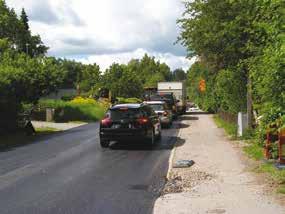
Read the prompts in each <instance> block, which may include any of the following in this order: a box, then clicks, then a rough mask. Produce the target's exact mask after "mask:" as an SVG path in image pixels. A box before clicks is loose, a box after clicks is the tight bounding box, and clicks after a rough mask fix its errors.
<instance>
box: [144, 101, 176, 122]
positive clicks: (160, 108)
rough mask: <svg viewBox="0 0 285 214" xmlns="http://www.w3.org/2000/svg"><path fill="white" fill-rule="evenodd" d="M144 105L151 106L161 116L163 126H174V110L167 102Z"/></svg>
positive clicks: (151, 102)
mask: <svg viewBox="0 0 285 214" xmlns="http://www.w3.org/2000/svg"><path fill="white" fill-rule="evenodd" d="M144 103H145V104H147V105H149V106H150V107H151V108H152V109H153V110H154V111H155V113H156V114H157V115H158V116H159V119H160V122H161V125H162V126H165V127H170V126H171V125H172V121H173V118H172V110H171V107H170V106H169V105H167V103H166V102H165V101H146V102H144Z"/></svg>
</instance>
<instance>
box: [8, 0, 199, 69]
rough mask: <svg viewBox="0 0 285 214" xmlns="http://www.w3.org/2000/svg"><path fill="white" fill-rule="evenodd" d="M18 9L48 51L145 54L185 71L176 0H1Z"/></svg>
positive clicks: (109, 58)
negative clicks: (177, 40) (177, 23)
mask: <svg viewBox="0 0 285 214" xmlns="http://www.w3.org/2000/svg"><path fill="white" fill-rule="evenodd" d="M6 1H7V4H8V5H9V6H10V7H14V8H15V9H16V11H17V12H18V13H19V12H20V10H21V8H22V7H24V8H25V9H26V11H27V13H28V15H29V18H30V25H31V28H32V31H33V33H38V34H40V35H41V37H42V39H43V41H44V43H45V44H46V45H47V46H49V47H50V50H49V55H52V56H56V57H64V58H69V59H75V60H77V61H81V62H83V63H97V64H99V65H100V67H101V68H102V70H104V69H106V68H107V67H108V66H109V65H111V64H112V63H113V62H118V63H127V62H128V61H129V60H130V59H131V58H141V57H142V56H143V55H144V54H145V53H147V54H149V55H152V56H155V57H156V58H157V59H158V60H160V61H162V62H166V63H167V64H168V65H169V66H170V67H171V69H175V68H179V67H182V68H184V69H188V68H189V66H190V65H191V64H192V63H193V61H194V60H188V59H186V58H185V56H186V51H185V48H184V47H182V46H181V45H174V43H175V41H176V38H177V36H178V34H179V28H178V27H177V25H176V20H177V19H178V18H179V17H180V16H181V14H182V12H183V4H182V2H181V1H180V0H6Z"/></svg>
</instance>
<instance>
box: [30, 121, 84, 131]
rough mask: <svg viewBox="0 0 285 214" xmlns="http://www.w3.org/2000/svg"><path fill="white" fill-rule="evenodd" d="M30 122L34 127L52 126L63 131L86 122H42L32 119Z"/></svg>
mask: <svg viewBox="0 0 285 214" xmlns="http://www.w3.org/2000/svg"><path fill="white" fill-rule="evenodd" d="M32 124H33V126H34V127H35V128H53V129H58V130H60V131H65V130H69V129H73V128H77V127H80V126H83V125H86V124H87V123H83V122H82V123H52V122H43V121H32Z"/></svg>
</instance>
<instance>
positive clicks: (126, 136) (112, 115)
mask: <svg viewBox="0 0 285 214" xmlns="http://www.w3.org/2000/svg"><path fill="white" fill-rule="evenodd" d="M160 138H161V124H160V120H159V118H158V116H157V114H156V113H155V112H154V111H153V110H152V108H151V107H149V106H148V105H145V104H119V105H115V106H113V107H111V108H110V109H109V110H108V111H107V113H106V116H105V118H104V119H103V120H102V121H101V122H100V144H101V146H102V147H108V146H109V144H110V142H111V141H125V140H143V141H144V142H147V143H149V144H150V145H153V144H154V143H155V140H158V139H160Z"/></svg>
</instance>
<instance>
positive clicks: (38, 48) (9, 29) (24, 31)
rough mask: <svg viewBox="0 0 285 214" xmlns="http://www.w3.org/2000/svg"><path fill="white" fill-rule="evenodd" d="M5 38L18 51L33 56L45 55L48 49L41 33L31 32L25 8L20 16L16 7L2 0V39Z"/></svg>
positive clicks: (0, 1)
mask: <svg viewBox="0 0 285 214" xmlns="http://www.w3.org/2000/svg"><path fill="white" fill-rule="evenodd" d="M5 38H6V39H8V40H9V41H10V42H11V43H12V45H13V47H14V48H15V49H16V50H17V51H19V52H24V53H28V54H29V55H30V56H31V57H35V56H40V55H44V54H46V52H47V50H48V48H47V47H46V46H45V45H44V44H43V42H42V40H41V38H40V36H39V35H32V34H31V31H30V27H29V19H28V16H27V14H26V12H25V10H24V9H22V12H21V16H20V17H19V18H18V16H17V14H16V13H15V11H14V9H10V8H8V7H7V5H6V3H5V1H4V0H0V39H5Z"/></svg>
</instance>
